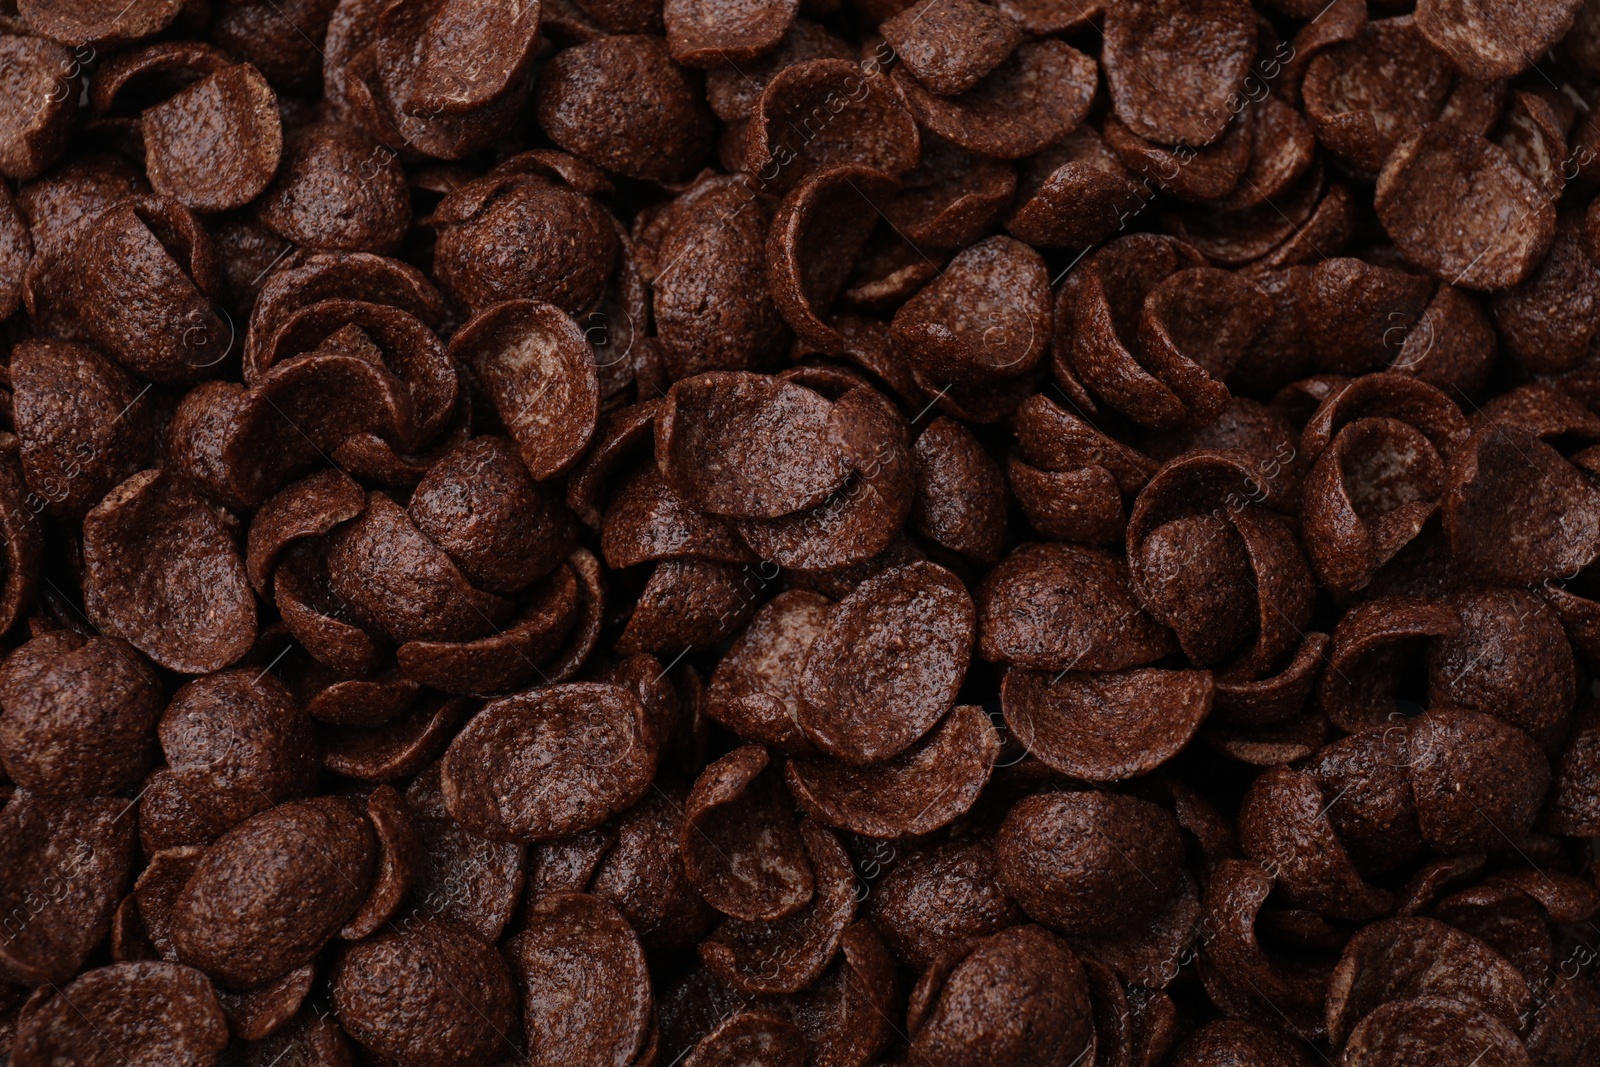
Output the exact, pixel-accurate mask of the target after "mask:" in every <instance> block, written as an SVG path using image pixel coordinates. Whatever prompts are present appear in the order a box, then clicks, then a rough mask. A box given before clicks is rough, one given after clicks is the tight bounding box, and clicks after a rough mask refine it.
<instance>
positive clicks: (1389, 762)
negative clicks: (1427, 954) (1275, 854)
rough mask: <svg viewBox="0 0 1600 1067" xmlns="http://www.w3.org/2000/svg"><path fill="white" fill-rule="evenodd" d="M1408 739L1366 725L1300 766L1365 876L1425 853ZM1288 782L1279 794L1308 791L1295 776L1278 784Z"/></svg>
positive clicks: (1401, 733) (1384, 728)
mask: <svg viewBox="0 0 1600 1067" xmlns="http://www.w3.org/2000/svg"><path fill="white" fill-rule="evenodd" d="M1405 737H1406V730H1405V729H1404V727H1401V728H1400V729H1398V730H1396V729H1394V728H1393V727H1390V726H1372V727H1368V728H1366V729H1364V730H1360V731H1358V732H1356V733H1354V734H1351V735H1350V736H1348V737H1342V738H1340V739H1339V740H1337V741H1334V742H1332V743H1331V744H1327V745H1324V746H1322V748H1320V749H1318V750H1317V752H1316V753H1315V754H1314V755H1313V756H1312V757H1311V759H1309V760H1308V761H1306V762H1305V763H1304V764H1303V765H1302V767H1301V770H1302V771H1303V772H1304V774H1305V775H1309V776H1310V777H1311V778H1313V779H1315V780H1316V784H1317V785H1319V786H1320V787H1321V790H1322V795H1323V796H1324V797H1325V798H1328V799H1327V800H1325V801H1322V802H1318V805H1317V808H1318V810H1321V809H1323V808H1326V815H1327V818H1328V820H1329V821H1330V822H1331V823H1332V826H1333V831H1334V833H1335V834H1336V835H1337V839H1338V844H1339V847H1340V849H1342V850H1343V851H1345V852H1347V853H1348V854H1349V856H1350V859H1351V860H1352V862H1354V863H1355V865H1356V869H1357V870H1359V871H1361V872H1363V873H1367V874H1372V873H1381V872H1386V871H1390V870H1393V869H1394V868H1395V867H1397V866H1399V865H1400V864H1402V863H1405V862H1406V861H1408V860H1410V859H1412V858H1414V857H1415V856H1416V855H1417V854H1418V853H1419V852H1421V850H1422V831H1421V829H1420V828H1419V827H1418V825H1417V807H1416V801H1415V800H1414V798H1413V797H1412V793H1411V780H1410V769H1409V767H1408V766H1407V765H1406V762H1405V760H1404V759H1403V758H1402V756H1403V753H1404V751H1405V749H1404V747H1403V741H1404V739H1405ZM1269 773H1273V774H1278V773H1279V772H1269ZM1264 777H1265V776H1263V779H1262V780H1263V781H1264ZM1284 781H1287V782H1288V783H1289V787H1290V788H1288V789H1283V788H1280V789H1279V790H1278V791H1279V792H1284V793H1287V792H1290V790H1291V789H1293V790H1295V791H1301V792H1304V790H1303V786H1302V785H1300V783H1299V780H1298V777H1297V776H1280V783H1279V784H1280V786H1281V785H1282V784H1283V782H1284ZM1267 788H1270V787H1269V786H1267V785H1263V789H1267ZM1263 829H1265V832H1267V833H1272V832H1273V830H1272V827H1271V825H1270V824H1269V825H1268V826H1266V827H1265V828H1263V827H1262V826H1260V825H1259V824H1258V825H1257V826H1256V827H1255V830H1256V831H1258V832H1260V831H1262V830H1263ZM1335 851H1336V850H1330V855H1332V854H1333V853H1334V852H1335ZM1313 858H1314V857H1313ZM1401 905H1402V906H1403V905H1404V901H1402V902H1401Z"/></svg>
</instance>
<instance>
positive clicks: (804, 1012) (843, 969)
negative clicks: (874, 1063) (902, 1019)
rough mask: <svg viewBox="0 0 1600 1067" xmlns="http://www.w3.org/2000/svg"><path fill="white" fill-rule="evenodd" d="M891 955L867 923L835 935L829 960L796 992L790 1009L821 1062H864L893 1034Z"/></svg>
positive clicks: (826, 1065)
mask: <svg viewBox="0 0 1600 1067" xmlns="http://www.w3.org/2000/svg"><path fill="white" fill-rule="evenodd" d="M895 987H896V982H895V970H894V958H893V957H892V956H890V955H889V950H888V949H887V948H885V947H884V944H883V940H882V939H881V938H880V937H879V936H878V933H877V931H876V930H875V929H873V926H872V924H871V923H870V922H865V921H862V922H855V923H852V924H850V925H849V926H847V927H846V928H845V931H844V936H843V937H841V938H840V939H839V954H838V956H836V957H835V959H834V963H833V965H832V966H831V967H830V968H829V969H828V970H827V971H826V972H824V974H823V976H822V977H821V978H819V979H817V981H816V983H815V984H813V985H812V987H811V988H810V989H808V990H806V991H804V992H802V993H800V994H798V995H797V996H796V997H795V1000H794V1002H793V1008H792V1014H793V1017H794V1020H795V1022H796V1024H797V1025H798V1026H799V1027H800V1028H801V1033H802V1034H804V1036H805V1039H806V1044H807V1045H809V1046H810V1048H811V1050H812V1060H813V1062H815V1063H817V1064H819V1065H822V1067H845V1065H847V1064H853V1063H866V1062H870V1061H871V1060H872V1058H873V1057H874V1056H876V1055H878V1054H879V1053H881V1052H882V1051H883V1050H884V1048H885V1047H886V1046H887V1045H888V1044H889V1042H890V1041H891V1040H892V1039H893V1037H894V1033H895V1024H894V1022H893V1021H892V1020H893V1013H894V1010H895V1008H896V1007H897V1005H895V1003H894V1000H895V993H896V989H895Z"/></svg>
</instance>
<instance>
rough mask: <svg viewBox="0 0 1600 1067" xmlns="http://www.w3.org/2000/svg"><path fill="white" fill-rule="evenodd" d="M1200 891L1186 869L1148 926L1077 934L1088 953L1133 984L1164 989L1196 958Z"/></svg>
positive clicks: (1085, 951)
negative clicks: (1081, 935)
mask: <svg viewBox="0 0 1600 1067" xmlns="http://www.w3.org/2000/svg"><path fill="white" fill-rule="evenodd" d="M1199 919H1200V894H1199V890H1198V889H1197V888H1196V887H1195V881H1194V879H1192V878H1191V877H1190V876H1189V875H1188V874H1187V873H1185V874H1181V875H1180V876H1179V878H1178V888H1177V889H1175V890H1173V892H1172V895H1171V896H1170V897H1168V898H1167V900H1166V902H1165V903H1164V904H1162V905H1161V907H1160V910H1159V911H1158V912H1156V913H1155V915H1154V916H1153V917H1152V918H1151V919H1150V921H1149V923H1148V925H1147V926H1140V927H1136V928H1134V929H1132V930H1127V931H1124V932H1122V933H1114V934H1097V935H1093V936H1089V937H1080V938H1078V943H1079V944H1080V945H1081V946H1082V949H1083V952H1084V954H1085V955H1087V956H1090V957H1092V958H1094V959H1097V960H1099V961H1100V962H1102V963H1103V964H1105V965H1106V966H1107V967H1109V968H1111V969H1112V970H1113V971H1115V972H1116V973H1117V974H1119V975H1121V976H1122V977H1123V978H1124V979H1125V980H1126V981H1128V982H1129V983H1130V984H1132V985H1137V986H1143V987H1145V988H1147V989H1164V988H1166V987H1168V986H1170V985H1171V984H1172V983H1173V982H1174V981H1175V980H1176V979H1177V977H1178V974H1179V971H1180V970H1181V969H1182V967H1183V965H1184V964H1185V963H1186V962H1188V961H1189V960H1191V959H1193V957H1194V952H1195V948H1194V946H1195V944H1196V941H1197V936H1196V931H1197V929H1199V928H1200V927H1199Z"/></svg>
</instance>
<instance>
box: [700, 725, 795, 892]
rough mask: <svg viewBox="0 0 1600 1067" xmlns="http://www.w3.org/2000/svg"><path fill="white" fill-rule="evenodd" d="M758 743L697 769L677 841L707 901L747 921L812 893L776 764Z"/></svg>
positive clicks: (792, 818)
mask: <svg viewBox="0 0 1600 1067" xmlns="http://www.w3.org/2000/svg"><path fill="white" fill-rule="evenodd" d="M766 770H767V753H766V750H765V749H763V748H762V747H761V746H760V745H746V746H744V747H743V748H738V749H735V750H734V751H732V752H730V753H729V754H728V755H726V756H724V757H722V758H721V759H719V760H717V761H716V762H714V763H712V764H711V765H710V766H708V767H707V768H706V769H705V770H704V771H702V772H701V774H700V777H699V778H698V779H697V780H696V781H695V784H694V789H693V790H691V791H690V793H689V799H688V800H687V801H686V802H685V803H684V817H683V829H682V839H681V848H682V853H683V867H684V870H685V871H686V872H687V873H688V876H689V880H690V881H691V882H693V883H694V884H695V888H697V889H698V890H700V895H701V896H703V897H705V898H706V902H707V903H709V904H710V905H711V906H712V907H714V908H716V909H717V910H718V911H721V912H722V913H724V914H725V915H730V916H734V917H736V918H739V919H741V920H743V921H745V922H750V923H758V922H773V921H777V920H780V919H782V918H784V917H786V916H789V915H793V914H795V913H796V912H798V911H799V910H800V909H802V908H804V907H805V906H806V904H807V903H808V902H809V901H810V900H811V899H812V895H813V885H814V877H813V874H812V864H811V862H810V861H809V860H807V859H806V854H805V844H804V841H803V839H802V838H801V836H800V833H799V831H798V830H797V829H796V827H795V821H794V814H793V811H792V809H791V807H790V802H789V799H788V797H787V796H786V795H785V794H784V791H783V789H782V788H781V786H780V784H779V782H778V778H777V772H776V769H775V768H774V769H773V772H772V773H770V774H763V772H765V771H766Z"/></svg>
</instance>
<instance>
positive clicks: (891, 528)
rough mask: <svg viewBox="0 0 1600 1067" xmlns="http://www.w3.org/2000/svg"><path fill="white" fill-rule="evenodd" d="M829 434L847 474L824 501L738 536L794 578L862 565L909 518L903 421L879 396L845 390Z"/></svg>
mask: <svg viewBox="0 0 1600 1067" xmlns="http://www.w3.org/2000/svg"><path fill="white" fill-rule="evenodd" d="M829 421H830V425H829V435H830V437H831V439H832V451H833V454H834V455H837V456H840V457H842V460H843V462H842V465H843V466H844V467H845V468H846V469H847V470H848V471H849V473H848V475H847V476H846V480H845V482H844V484H843V485H842V486H841V487H840V488H839V489H838V490H836V491H835V492H834V493H833V494H832V495H831V496H829V497H828V499H827V500H824V501H823V502H822V503H820V504H818V505H817V506H816V507H813V508H810V509H808V510H806V511H799V512H795V513H793V514H791V515H785V516H784V517H782V518H780V519H741V520H737V522H736V525H737V527H738V529H739V535H740V536H741V537H743V538H744V541H745V544H747V545H749V546H750V548H751V550H752V551H754V552H755V553H756V554H757V555H758V556H760V557H761V558H762V559H763V560H767V561H770V562H771V563H775V564H777V565H778V566H781V567H788V568H790V569H793V570H796V571H811V572H816V571H828V570H834V569H837V568H841V567H849V566H854V565H857V564H863V563H865V562H866V561H868V560H870V559H872V558H873V557H875V556H877V555H879V554H880V553H882V552H883V551H884V550H886V549H887V548H889V546H890V545H891V544H893V543H894V541H895V539H896V537H897V536H898V535H899V533H900V530H901V527H902V526H903V525H904V523H905V521H906V519H907V518H909V517H910V515H911V507H912V503H913V501H914V499H915V494H916V476H915V473H914V471H913V466H912V458H911V441H910V434H909V431H908V427H907V426H906V422H905V417H904V416H903V415H901V413H900V411H899V409H898V408H896V407H895V405H894V403H893V402H892V401H890V400H889V399H888V398H887V397H886V396H884V395H883V394H882V393H879V392H878V391H877V390H875V389H872V388H869V387H859V388H855V389H852V390H850V392H848V393H847V394H845V395H844V396H843V397H841V398H840V399H839V401H838V402H837V403H836V404H835V405H834V408H833V412H832V414H831V416H830V419H829Z"/></svg>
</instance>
